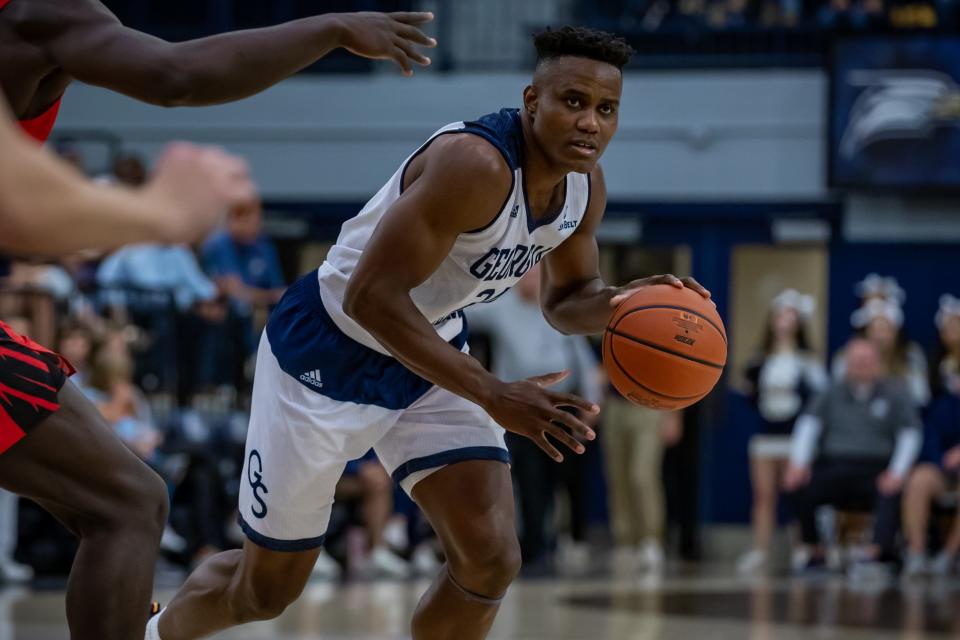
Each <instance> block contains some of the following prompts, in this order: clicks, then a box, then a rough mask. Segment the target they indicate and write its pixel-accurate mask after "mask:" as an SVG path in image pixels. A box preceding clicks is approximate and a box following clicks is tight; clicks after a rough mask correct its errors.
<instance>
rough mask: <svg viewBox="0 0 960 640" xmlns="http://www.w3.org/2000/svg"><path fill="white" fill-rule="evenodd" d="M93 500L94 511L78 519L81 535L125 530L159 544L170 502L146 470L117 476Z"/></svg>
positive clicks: (157, 479)
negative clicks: (98, 498)
mask: <svg viewBox="0 0 960 640" xmlns="http://www.w3.org/2000/svg"><path fill="white" fill-rule="evenodd" d="M101 498H102V499H100V500H97V501H95V504H96V505H97V506H96V508H95V510H93V511H91V512H89V513H86V514H84V515H83V516H81V517H79V518H78V522H77V523H76V525H77V530H78V531H79V532H80V533H81V535H90V534H95V533H97V532H99V531H104V530H107V531H126V532H130V533H131V535H132V534H133V533H136V534H137V535H141V536H146V537H149V538H155V539H156V540H158V541H159V539H160V535H161V534H162V532H163V527H164V526H165V524H166V522H167V514H168V512H169V508H170V503H169V498H168V494H167V486H166V484H165V483H164V481H163V479H162V478H160V476H159V475H157V474H156V473H155V472H153V471H152V470H151V469H150V468H149V467H146V466H143V467H142V468H141V469H136V470H133V471H128V472H125V473H119V474H118V476H117V477H115V478H114V479H113V482H112V483H110V484H109V487H107V489H106V490H105V491H104V495H103V496H101Z"/></svg>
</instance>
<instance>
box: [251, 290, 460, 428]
mask: <svg viewBox="0 0 960 640" xmlns="http://www.w3.org/2000/svg"><path fill="white" fill-rule="evenodd" d="M266 331H267V338H268V339H269V341H270V347H271V350H272V351H273V355H274V356H276V358H277V362H278V363H279V364H280V368H281V369H282V370H283V371H284V372H285V373H286V374H288V375H289V376H291V377H292V378H293V379H294V380H296V381H297V382H299V383H300V384H302V385H303V386H304V387H306V388H307V389H310V390H311V391H313V392H315V393H319V394H321V395H324V396H327V397H328V398H330V399H332V400H337V401H339V402H355V403H357V404H370V405H376V406H378V407H383V408H385V409H391V410H397V409H406V408H407V407H409V406H410V405H412V404H413V403H414V402H416V401H417V400H419V399H420V398H421V397H422V396H423V395H424V394H425V393H426V392H427V391H429V390H430V389H431V387H433V383H432V382H430V381H429V380H426V379H424V378H421V377H420V376H418V375H417V374H415V373H413V372H412V371H410V370H409V369H407V368H406V367H405V366H404V365H403V364H401V363H400V361H398V360H397V359H395V358H392V357H390V356H387V355H384V354H382V353H380V352H378V351H374V350H373V349H370V348H368V347H365V346H364V345H362V344H360V343H359V342H357V341H355V340H353V339H352V338H350V337H349V336H347V335H346V334H344V333H343V332H342V331H341V330H340V328H339V327H337V325H336V323H335V322H334V321H333V319H332V318H331V317H330V315H329V314H328V313H327V310H326V308H324V306H323V301H322V300H321V299H320V285H319V283H318V282H317V272H316V271H311V272H310V273H308V274H307V275H305V276H303V277H301V278H300V279H299V280H297V281H296V282H294V283H293V284H292V285H290V287H289V288H288V289H287V291H286V292H285V293H284V295H283V298H281V299H280V302H279V304H277V307H276V308H275V309H274V310H273V312H272V313H271V314H270V320H269V321H268V322H267V329H266ZM466 342H467V325H466V322H465V321H464V324H463V329H462V330H461V331H460V334H459V335H458V336H457V337H455V338H454V339H453V340H451V341H450V344H451V345H452V346H453V347H455V348H456V349H458V350H459V349H463V346H464V345H465V344H466Z"/></svg>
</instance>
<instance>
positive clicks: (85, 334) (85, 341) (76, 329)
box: [57, 323, 93, 389]
mask: <svg viewBox="0 0 960 640" xmlns="http://www.w3.org/2000/svg"><path fill="white" fill-rule="evenodd" d="M92 351H93V334H92V332H91V331H90V330H89V329H87V327H86V326H85V325H82V324H80V323H71V324H68V325H67V326H65V327H63V329H61V330H60V339H59V340H58V341H57V352H58V353H59V354H60V355H62V356H63V357H64V358H66V359H67V361H68V362H69V363H70V364H72V365H73V368H74V369H75V370H76V372H75V373H74V374H73V375H72V376H71V377H70V380H71V381H73V384H75V385H77V386H78V387H80V388H81V389H83V388H85V387H87V386H88V385H89V383H90V369H91V363H90V354H91V353H92Z"/></svg>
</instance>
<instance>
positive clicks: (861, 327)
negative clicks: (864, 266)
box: [831, 298, 930, 407]
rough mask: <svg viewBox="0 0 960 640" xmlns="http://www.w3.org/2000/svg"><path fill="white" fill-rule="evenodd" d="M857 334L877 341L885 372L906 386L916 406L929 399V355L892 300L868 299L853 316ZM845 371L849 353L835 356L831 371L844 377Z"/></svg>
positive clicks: (852, 321)
mask: <svg viewBox="0 0 960 640" xmlns="http://www.w3.org/2000/svg"><path fill="white" fill-rule="evenodd" d="M850 323H851V324H852V325H853V327H854V328H855V329H856V330H857V333H858V335H860V336H862V337H864V338H866V339H867V340H869V341H870V342H872V343H873V344H874V346H875V347H876V348H877V350H878V352H879V353H880V358H881V362H882V364H883V367H884V369H885V371H886V374H887V375H888V376H890V377H891V378H893V379H894V380H896V381H898V382H899V383H900V384H901V385H903V387H904V389H906V391H907V393H908V394H909V397H910V399H911V400H912V401H913V403H914V404H915V405H916V406H917V407H924V406H926V405H927V403H928V402H930V383H929V380H928V379H927V358H926V356H924V354H923V349H921V348H920V346H919V345H918V344H916V343H915V342H911V341H910V340H909V339H908V338H907V335H906V332H905V331H904V329H903V311H902V310H901V309H900V305H899V304H898V303H896V302H894V301H892V300H889V299H880V298H869V299H867V301H866V302H864V303H863V306H861V307H860V308H859V309H857V310H856V311H854V312H853V315H851V316H850ZM845 370H846V354H845V352H843V351H841V352H839V353H838V354H837V355H836V357H834V360H833V365H832V367H831V372H832V374H833V377H834V378H842V377H843V376H844V372H845Z"/></svg>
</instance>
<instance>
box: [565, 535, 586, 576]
mask: <svg viewBox="0 0 960 640" xmlns="http://www.w3.org/2000/svg"><path fill="white" fill-rule="evenodd" d="M557 551H558V553H557V556H558V559H559V564H560V567H561V568H562V569H563V570H564V571H567V572H570V573H583V572H584V571H586V570H587V569H588V568H589V567H590V545H588V544H587V543H585V542H574V541H573V540H570V539H567V540H565V541H563V543H562V544H561V545H559V549H558V550H557Z"/></svg>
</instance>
